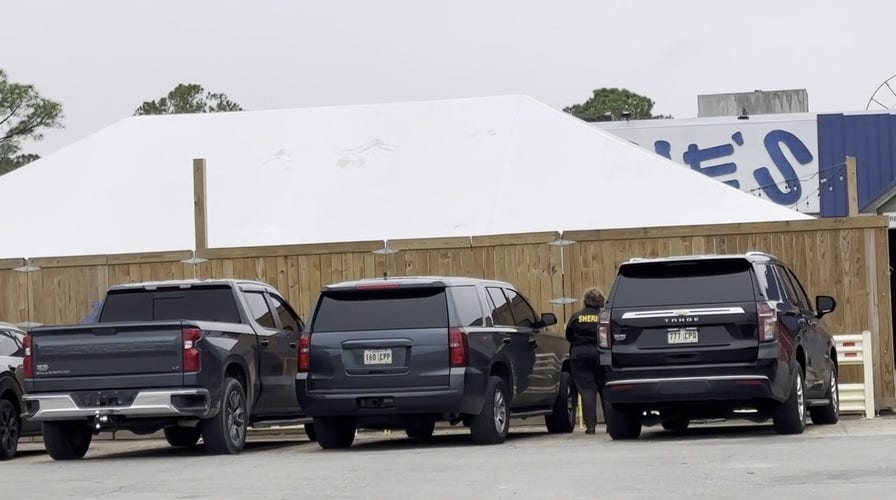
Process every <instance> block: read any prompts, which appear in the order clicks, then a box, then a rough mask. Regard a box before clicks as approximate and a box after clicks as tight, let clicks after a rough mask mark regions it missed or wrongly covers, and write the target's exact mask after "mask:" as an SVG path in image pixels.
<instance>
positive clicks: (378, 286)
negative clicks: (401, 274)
mask: <svg viewBox="0 0 896 500" xmlns="http://www.w3.org/2000/svg"><path fill="white" fill-rule="evenodd" d="M400 286H401V285H399V284H398V283H360V284H358V285H355V290H386V289H389V288H399V287H400Z"/></svg>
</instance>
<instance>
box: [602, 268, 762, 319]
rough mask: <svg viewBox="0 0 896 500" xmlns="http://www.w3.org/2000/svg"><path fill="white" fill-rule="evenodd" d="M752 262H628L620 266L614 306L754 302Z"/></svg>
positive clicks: (614, 292)
mask: <svg viewBox="0 0 896 500" xmlns="http://www.w3.org/2000/svg"><path fill="white" fill-rule="evenodd" d="M752 269H753V267H752V264H751V263H750V262H749V261H748V260H746V259H737V258H733V259H706V260H682V261H665V262H645V263H636V264H627V265H623V266H621V267H620V268H619V276H618V277H617V279H616V284H615V287H614V289H613V292H612V294H613V297H612V300H613V302H612V305H613V306H614V307H638V306H661V305H681V304H713V303H721V302H751V301H753V300H755V296H754V291H753V273H752Z"/></svg>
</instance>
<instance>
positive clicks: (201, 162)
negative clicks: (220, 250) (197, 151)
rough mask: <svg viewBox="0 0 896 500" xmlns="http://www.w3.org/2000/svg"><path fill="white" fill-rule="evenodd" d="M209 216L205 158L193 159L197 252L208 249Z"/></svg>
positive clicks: (194, 225) (194, 220)
mask: <svg viewBox="0 0 896 500" xmlns="http://www.w3.org/2000/svg"><path fill="white" fill-rule="evenodd" d="M207 223H208V216H207V213H206V203H205V159H204V158H196V159H194V160H193V227H194V228H195V230H196V248H195V250H196V252H197V254H198V253H200V252H202V251H203V250H207V249H208V227H207Z"/></svg>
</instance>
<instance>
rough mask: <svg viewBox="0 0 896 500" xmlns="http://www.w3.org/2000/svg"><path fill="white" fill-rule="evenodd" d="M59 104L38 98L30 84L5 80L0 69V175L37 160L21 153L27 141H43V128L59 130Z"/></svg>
mask: <svg viewBox="0 0 896 500" xmlns="http://www.w3.org/2000/svg"><path fill="white" fill-rule="evenodd" d="M61 119H62V105H61V104H59V103H58V102H55V101H51V100H49V99H46V98H44V97H42V96H41V95H40V93H39V92H38V91H37V89H35V88H34V86H33V85H26V84H21V83H14V82H11V81H9V78H8V77H7V76H6V72H4V71H3V70H2V69H0V175H3V174H5V173H7V172H11V171H13V170H15V169H17V168H19V167H21V166H22V165H25V164H28V163H31V162H32V161H34V160H36V159H38V158H40V156H38V155H35V154H26V153H22V152H21V151H22V144H23V142H25V141H27V140H32V141H39V140H41V139H43V137H44V135H43V131H44V129H47V128H61V127H62V123H61V121H60V120H61Z"/></svg>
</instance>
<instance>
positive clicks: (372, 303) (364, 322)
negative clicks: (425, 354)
mask: <svg viewBox="0 0 896 500" xmlns="http://www.w3.org/2000/svg"><path fill="white" fill-rule="evenodd" d="M418 328H421V329H422V328H448V302H447V300H446V298H445V289H444V288H437V287H434V288H404V289H403V288H401V287H398V288H394V289H384V290H357V291H356V290H347V291H329V292H325V293H324V294H322V295H321V298H320V302H319V304H318V307H317V311H316V312H315V314H314V319H313V320H312V325H311V330H312V331H313V332H314V333H319V332H345V331H364V330H403V329H418Z"/></svg>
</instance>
